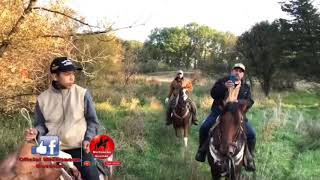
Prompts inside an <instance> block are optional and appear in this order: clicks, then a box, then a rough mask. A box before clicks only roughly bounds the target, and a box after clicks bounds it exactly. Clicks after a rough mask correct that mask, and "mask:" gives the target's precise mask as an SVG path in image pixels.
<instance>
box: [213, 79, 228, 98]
mask: <svg viewBox="0 0 320 180" xmlns="http://www.w3.org/2000/svg"><path fill="white" fill-rule="evenodd" d="M227 91H228V89H227V88H226V86H225V85H224V81H223V79H220V80H218V81H217V82H216V83H215V84H214V85H213V87H212V89H211V97H212V98H213V99H215V100H219V99H224V98H225V95H226V92H227Z"/></svg>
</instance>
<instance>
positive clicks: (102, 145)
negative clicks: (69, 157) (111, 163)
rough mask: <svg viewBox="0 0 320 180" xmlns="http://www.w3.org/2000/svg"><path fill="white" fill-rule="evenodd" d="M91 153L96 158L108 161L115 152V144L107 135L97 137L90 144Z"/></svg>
mask: <svg viewBox="0 0 320 180" xmlns="http://www.w3.org/2000/svg"><path fill="white" fill-rule="evenodd" d="M90 152H91V154H92V155H93V157H95V158H98V159H106V158H108V157H110V156H111V155H112V154H113V152H114V142H113V140H112V139H111V138H110V137H109V136H107V135H98V136H95V137H94V138H93V139H92V140H91V142H90Z"/></svg>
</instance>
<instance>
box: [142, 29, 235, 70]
mask: <svg viewBox="0 0 320 180" xmlns="http://www.w3.org/2000/svg"><path fill="white" fill-rule="evenodd" d="M236 39H237V38H236V36H234V35H232V34H231V33H222V32H219V31H217V30H215V29H212V28H210V27H208V26H203V25H199V24H197V23H190V24H187V25H185V26H183V27H170V28H156V29H154V30H152V32H151V34H150V35H149V39H148V40H147V41H146V42H145V43H144V48H143V49H144V50H143V52H144V53H143V54H145V55H146V56H144V57H145V58H144V59H143V61H145V60H148V59H150V60H155V61H158V62H165V63H167V64H169V65H170V66H171V67H179V68H181V67H184V68H186V69H190V68H194V69H197V68H201V69H207V70H208V71H212V65H213V64H214V63H215V62H219V61H221V62H222V61H223V60H224V61H229V59H230V58H233V56H232V55H230V54H231V53H234V52H235V51H234V45H235V42H236ZM148 54H149V55H148ZM208 65H209V66H208Z"/></svg>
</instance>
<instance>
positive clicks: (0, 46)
mask: <svg viewBox="0 0 320 180" xmlns="http://www.w3.org/2000/svg"><path fill="white" fill-rule="evenodd" d="M36 2H37V0H30V1H29V3H28V6H27V7H26V8H25V9H24V11H23V13H22V14H21V16H20V17H19V18H18V20H17V22H16V23H15V24H14V25H13V26H12V28H11V30H10V31H9V33H8V34H7V35H6V36H7V38H6V39H5V40H3V41H2V42H1V43H0V57H2V56H3V53H4V52H5V51H6V49H7V48H8V46H9V45H10V43H11V41H10V37H11V35H12V34H14V33H16V32H17V30H18V27H19V26H20V25H21V24H22V22H23V21H24V19H25V15H27V14H29V13H31V12H32V7H33V6H34V5H35V3H36Z"/></svg>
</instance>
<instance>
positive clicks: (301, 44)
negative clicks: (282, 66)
mask: <svg viewBox="0 0 320 180" xmlns="http://www.w3.org/2000/svg"><path fill="white" fill-rule="evenodd" d="M281 9H282V10H283V11H284V12H286V13H288V15H290V16H291V17H292V19H290V20H285V19H281V20H280V22H281V25H282V34H283V39H284V41H286V43H287V46H286V48H285V50H286V52H287V54H286V57H287V59H288V61H289V62H290V65H291V69H292V70H293V71H295V72H297V73H298V74H299V75H301V76H303V77H304V78H306V79H310V80H318V81H319V80H320V78H319V77H320V72H319V66H320V16H319V13H318V11H317V9H316V8H315V7H314V6H313V5H312V1H311V0H288V1H285V2H282V3H281Z"/></svg>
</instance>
